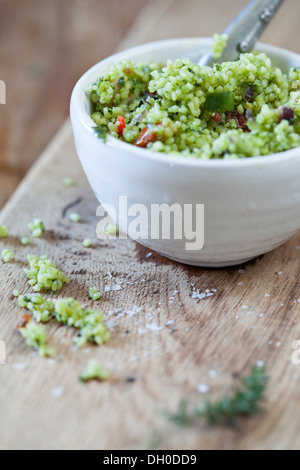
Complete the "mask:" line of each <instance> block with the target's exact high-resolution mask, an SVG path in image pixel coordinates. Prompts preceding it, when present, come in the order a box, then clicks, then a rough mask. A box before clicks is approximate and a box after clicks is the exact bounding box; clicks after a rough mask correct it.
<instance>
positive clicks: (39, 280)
mask: <svg viewBox="0 0 300 470" xmlns="http://www.w3.org/2000/svg"><path fill="white" fill-rule="evenodd" d="M28 261H29V265H30V269H24V271H25V273H26V274H27V276H28V278H29V279H30V280H29V282H28V284H29V285H30V286H32V287H33V288H34V290H35V291H36V292H39V291H41V290H42V289H46V290H52V291H53V292H55V291H58V290H60V289H61V288H62V286H63V284H64V283H67V284H69V283H70V279H69V278H68V277H67V276H66V275H65V274H64V273H63V272H62V271H60V270H59V269H57V267H56V266H55V264H54V263H53V262H52V261H51V260H50V259H48V258H47V256H42V257H41V258H39V257H38V256H35V255H28Z"/></svg>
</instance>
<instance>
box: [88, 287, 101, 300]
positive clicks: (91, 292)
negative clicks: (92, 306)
mask: <svg viewBox="0 0 300 470" xmlns="http://www.w3.org/2000/svg"><path fill="white" fill-rule="evenodd" d="M89 296H90V298H91V299H93V300H99V299H100V297H101V293H100V292H98V289H97V287H90V290H89Z"/></svg>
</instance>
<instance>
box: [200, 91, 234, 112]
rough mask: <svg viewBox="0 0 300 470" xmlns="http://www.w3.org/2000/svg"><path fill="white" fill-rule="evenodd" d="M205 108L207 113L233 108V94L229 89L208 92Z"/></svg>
mask: <svg viewBox="0 0 300 470" xmlns="http://www.w3.org/2000/svg"><path fill="white" fill-rule="evenodd" d="M205 109H206V111H208V112H209V113H225V112H226V111H233V110H234V94H233V93H232V92H231V91H222V92H220V93H218V92H214V93H208V94H207V97H206V104H205Z"/></svg>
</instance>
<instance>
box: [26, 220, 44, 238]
mask: <svg viewBox="0 0 300 470" xmlns="http://www.w3.org/2000/svg"><path fill="white" fill-rule="evenodd" d="M28 228H29V230H30V231H31V233H32V236H33V237H34V238H40V237H41V236H42V234H43V232H44V230H45V225H44V223H43V222H42V220H41V219H34V221H33V222H30V223H29V224H28Z"/></svg>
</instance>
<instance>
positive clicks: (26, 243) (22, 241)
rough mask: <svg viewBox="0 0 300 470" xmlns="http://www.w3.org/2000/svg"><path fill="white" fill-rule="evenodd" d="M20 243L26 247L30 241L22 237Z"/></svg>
mask: <svg viewBox="0 0 300 470" xmlns="http://www.w3.org/2000/svg"><path fill="white" fill-rule="evenodd" d="M20 242H21V245H24V246H26V245H29V243H30V239H29V238H28V237H22V238H21V240H20Z"/></svg>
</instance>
